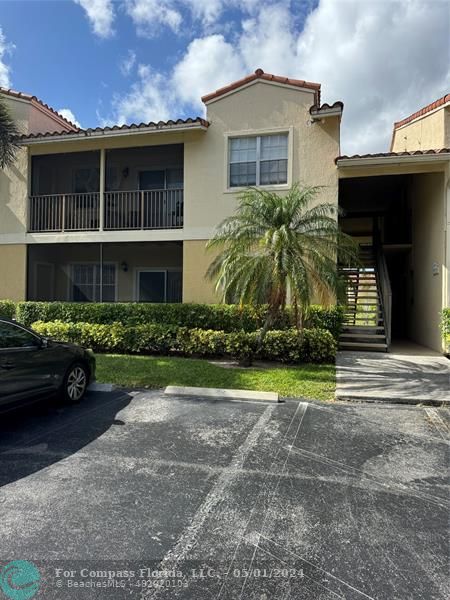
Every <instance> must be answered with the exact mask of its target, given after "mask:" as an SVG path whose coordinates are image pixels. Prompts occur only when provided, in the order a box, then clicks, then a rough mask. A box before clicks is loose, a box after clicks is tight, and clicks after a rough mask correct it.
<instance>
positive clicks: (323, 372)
mask: <svg viewBox="0 0 450 600" xmlns="http://www.w3.org/2000/svg"><path fill="white" fill-rule="evenodd" d="M97 381H98V382H100V383H114V384H116V385H120V386H124V387H150V388H161V387H165V386H166V385H186V386H199V387H218V388H237V389H247V390H260V391H267V392H278V393H279V394H280V395H281V396H291V397H303V398H315V399H317V400H332V399H333V397H334V390H335V383H336V376H335V366H334V365H311V364H307V365H300V366H298V367H292V366H280V367H275V368H267V369H262V368H256V367H250V368H247V369H245V368H243V369H237V368H236V369H225V368H223V367H219V366H217V365H212V364H211V363H209V362H208V361H206V360H197V359H192V358H172V357H170V358H168V357H158V356H127V355H118V354H97Z"/></svg>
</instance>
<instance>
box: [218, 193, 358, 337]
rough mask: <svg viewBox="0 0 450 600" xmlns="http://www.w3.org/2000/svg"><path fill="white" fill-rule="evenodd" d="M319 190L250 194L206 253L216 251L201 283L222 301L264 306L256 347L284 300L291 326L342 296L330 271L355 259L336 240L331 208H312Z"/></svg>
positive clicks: (342, 240) (346, 241) (348, 241)
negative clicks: (209, 284) (211, 284)
mask: <svg viewBox="0 0 450 600" xmlns="http://www.w3.org/2000/svg"><path fill="white" fill-rule="evenodd" d="M319 190H320V188H319V187H301V186H300V185H299V184H295V185H294V186H293V187H292V188H291V190H290V191H289V192H288V193H287V194H286V195H284V196H280V195H279V194H277V193H275V192H269V191H265V190H261V189H256V188H249V189H247V190H246V191H244V192H242V194H240V196H239V198H238V208H237V211H236V213H235V214H234V215H233V216H232V217H229V218H227V219H225V220H224V221H223V222H222V223H221V224H220V225H219V227H218V229H217V231H216V234H215V236H214V238H213V239H211V240H210V242H209V243H208V245H207V247H208V248H209V249H215V250H216V251H218V255H217V257H216V258H215V259H214V260H213V262H212V263H211V265H210V267H209V269H208V271H207V277H208V278H209V279H211V280H213V281H215V284H216V291H217V292H218V293H219V295H220V296H221V298H222V300H223V301H225V302H226V301H233V302H240V303H253V304H268V313H267V319H266V322H265V324H264V327H263V329H262V332H261V337H260V339H261V341H262V339H263V337H264V335H265V333H266V331H268V329H270V327H271V326H272V325H273V324H274V322H275V321H276V319H277V317H278V315H279V313H280V312H281V311H282V310H283V309H284V307H285V306H286V303H287V301H288V298H290V301H291V303H292V306H293V307H294V310H295V315H296V321H297V326H298V327H302V324H303V317H304V315H305V311H306V310H307V308H308V306H309V305H310V304H311V302H312V301H313V300H314V301H315V302H320V303H321V304H332V303H334V302H335V301H336V298H339V297H340V296H341V294H342V292H343V288H344V285H343V283H344V282H343V281H342V279H341V278H340V276H339V273H338V269H337V257H338V255H339V260H340V262H343V263H346V264H349V263H350V262H352V261H354V260H355V259H356V257H357V249H356V245H355V243H354V242H353V240H352V238H350V236H347V235H345V234H343V233H342V232H341V231H340V229H339V225H338V222H337V216H338V208H337V206H336V205H335V204H330V203H322V204H313V201H314V200H316V196H317V194H318V192H319Z"/></svg>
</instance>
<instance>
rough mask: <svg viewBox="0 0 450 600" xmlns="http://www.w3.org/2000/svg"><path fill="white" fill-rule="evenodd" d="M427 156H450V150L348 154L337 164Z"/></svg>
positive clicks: (339, 157) (340, 157)
mask: <svg viewBox="0 0 450 600" xmlns="http://www.w3.org/2000/svg"><path fill="white" fill-rule="evenodd" d="M425 154H450V148H437V149H430V150H411V151H410V152H406V151H405V152H378V153H376V154H352V155H351V156H348V155H346V154H344V155H342V156H338V157H337V158H336V159H335V162H336V163H337V162H338V161H339V160H341V159H352V158H355V159H356V158H387V157H389V156H422V155H425Z"/></svg>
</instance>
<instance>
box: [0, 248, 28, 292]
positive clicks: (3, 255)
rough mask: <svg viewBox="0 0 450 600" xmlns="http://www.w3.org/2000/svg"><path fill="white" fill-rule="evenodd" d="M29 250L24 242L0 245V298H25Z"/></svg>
mask: <svg viewBox="0 0 450 600" xmlns="http://www.w3.org/2000/svg"><path fill="white" fill-rule="evenodd" d="M26 271H27V251H26V246H25V245H24V244H1V245H0V299H9V300H14V301H15V302H17V301H19V300H25V298H26Z"/></svg>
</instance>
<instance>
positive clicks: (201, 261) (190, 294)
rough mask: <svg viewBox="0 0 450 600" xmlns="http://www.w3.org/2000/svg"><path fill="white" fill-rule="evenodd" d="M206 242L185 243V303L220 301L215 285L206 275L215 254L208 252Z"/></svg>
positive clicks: (192, 241)
mask: <svg viewBox="0 0 450 600" xmlns="http://www.w3.org/2000/svg"><path fill="white" fill-rule="evenodd" d="M205 246H206V242H205V240H190V241H185V242H183V302H205V303H207V304H211V303H216V302H219V301H220V298H219V296H218V295H217V294H216V293H215V291H214V285H213V283H212V282H211V281H209V280H207V279H206V277H205V275H206V271H207V270H208V267H209V265H210V264H211V261H212V260H213V258H214V253H213V252H210V251H206V248H205Z"/></svg>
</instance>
